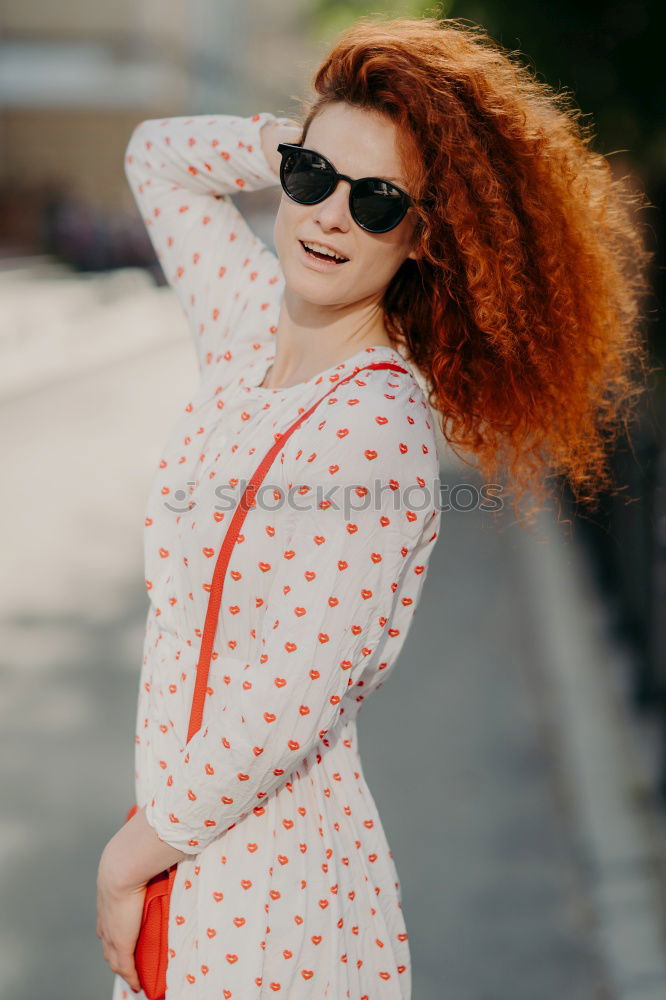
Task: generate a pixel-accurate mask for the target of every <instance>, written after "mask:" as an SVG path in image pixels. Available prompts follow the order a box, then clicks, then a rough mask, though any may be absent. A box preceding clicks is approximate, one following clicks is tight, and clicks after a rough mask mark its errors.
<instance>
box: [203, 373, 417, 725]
mask: <svg viewBox="0 0 666 1000" xmlns="http://www.w3.org/2000/svg"><path fill="white" fill-rule="evenodd" d="M366 368H390V369H391V370H392V371H396V372H406V371H407V369H406V368H402V367H401V366H400V365H396V364H394V363H393V362H391V361H375V362H374V363H373V364H368V365H363V366H362V367H360V368H356V369H354V371H353V372H350V374H349V375H345V377H344V378H342V379H340V380H339V381H338V382H336V383H335V384H334V385H332V386H331V388H330V389H329V390H328V392H327V393H325V394H324V395H323V396H322V397H321V399H318V400H317V402H316V403H313V404H312V406H311V407H310V409H309V410H305V412H304V413H302V414H301V415H300V417H298V419H297V420H295V421H294V423H293V424H292V425H291V427H289V429H288V430H286V431H285V432H284V433H283V434H279V435H278V436H277V437H276V440H275V442H274V443H273V445H272V446H271V448H270V449H269V450H268V452H267V454H266V455H265V457H264V459H263V460H262V462H261V463H260V464H259V465H258V467H257V469H256V471H255V473H254V475H253V476H252V479H251V480H250V482H249V483H248V484H247V486H246V488H245V491H244V492H243V495H242V497H241V499H240V502H239V504H238V507H237V508H236V510H235V511H234V516H233V517H232V519H231V522H230V524H229V528H228V529H227V533H226V535H225V536H224V541H223V542H222V545H221V547H220V551H219V553H218V557H217V560H216V563H215V569H214V571H213V580H212V583H211V586H210V597H209V598H208V610H207V611H206V621H205V624H204V630H203V638H202V640H201V650H200V652H199V661H198V663H197V676H196V681H195V685H194V694H193V696H192V710H191V712H190V725H189V729H188V732H187V742H188V743H189V742H190V740H191V739H192V737H193V736H194V734H195V733H197V732H198V731H199V729H200V728H201V721H202V719H203V709H204V701H205V698H206V685H207V683H208V671H209V668H210V660H211V656H212V654H213V642H214V639H215V632H216V630H217V620H218V616H219V613H220V601H221V599H222V585H223V583H224V577H225V574H226V572H227V566H228V565H229V559H230V557H231V550H232V549H233V547H234V544H235V542H236V539H237V538H238V534H239V532H240V529H241V527H242V525H243V521H244V520H245V517H246V515H247V512H248V510H249V509H250V507H251V506H253V505H254V495H255V493H256V492H257V490H258V489H259V486H260V485H261V482H262V480H263V479H264V477H265V475H266V473H267V472H268V470H269V468H270V467H271V465H272V463H273V461H274V459H275V456H276V455H277V453H278V452H279V450H280V449H281V448H282V446H283V445H284V443H285V442H286V441H287V439H288V438H289V437H290V436H291V435H292V434H293V433H294V431H295V430H296V429H297V428H298V427H300V425H301V424H302V423H303V421H304V420H307V418H308V417H309V416H310V415H311V413H312V412H313V411H314V410H316V408H317V407H318V406H319V404H320V403H323V401H324V400H325V399H326V397H327V396H330V394H331V393H332V392H335V390H336V389H339V388H340V386H341V385H342V384H343V383H344V382H347V381H348V380H349V379H350V378H354V376H356V375H358V373H359V372H360V371H364V370H365V369H366Z"/></svg>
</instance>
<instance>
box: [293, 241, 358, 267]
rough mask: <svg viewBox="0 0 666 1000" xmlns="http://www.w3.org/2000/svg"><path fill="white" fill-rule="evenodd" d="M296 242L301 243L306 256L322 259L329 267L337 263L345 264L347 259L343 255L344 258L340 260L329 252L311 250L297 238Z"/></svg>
mask: <svg viewBox="0 0 666 1000" xmlns="http://www.w3.org/2000/svg"><path fill="white" fill-rule="evenodd" d="M298 242H299V243H300V244H301V246H302V247H303V250H304V251H305V253H306V254H307V255H308V257H312V259H313V260H321V261H324V262H325V263H326V264H330V265H331V267H335V266H336V265H338V264H346V263H347V261H348V260H349V258H348V257H345V258H344V259H342V260H341V259H340V258H338V257H333V256H332V255H331V254H327V253H320V252H319V251H318V250H312V249H310V247H306V245H305V243H304V242H303V240H299V241H298Z"/></svg>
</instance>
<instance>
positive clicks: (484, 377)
mask: <svg viewBox="0 0 666 1000" xmlns="http://www.w3.org/2000/svg"><path fill="white" fill-rule="evenodd" d="M314 86H315V91H316V95H317V96H316V100H315V101H314V103H313V104H312V106H311V107H310V108H309V110H308V112H307V114H306V115H305V117H304V121H303V123H302V124H301V125H298V124H297V123H295V122H293V121H291V120H289V119H284V118H275V117H274V116H273V115H272V114H270V113H269V112H261V113H259V114H256V115H253V116H251V117H247V118H242V117H237V116H231V115H199V116H194V117H191V118H171V119H166V120H163V121H162V120H149V121H145V122H142V123H141V124H140V125H138V126H137V128H136V129H135V131H134V133H133V135H132V137H131V139H130V142H129V145H128V149H127V158H126V164H127V166H126V170H127V177H128V180H129V183H130V185H131V187H132V190H133V192H134V196H135V198H136V200H137V203H138V205H139V208H140V210H141V212H142V215H143V218H144V220H145V223H146V226H147V228H148V232H149V234H150V237H151V240H152V242H153V245H154V247H155V250H156V252H157V254H158V256H159V259H160V261H161V264H162V267H163V269H164V272H165V275H166V277H167V279H168V280H169V282H170V283H171V285H172V286H173V288H174V290H175V292H176V294H177V296H178V298H179V301H180V304H181V306H182V308H183V309H184V311H185V313H186V315H187V318H188V321H189V325H190V328H191V331H192V335H193V339H194V343H195V348H196V351H197V356H198V361H199V368H200V374H201V378H200V380H199V384H198V388H197V390H196V393H195V395H194V396H193V397H192V399H190V400H188V401H187V404H186V405H185V406H184V411H183V415H182V417H181V419H180V420H179V421H178V422H177V424H176V426H175V427H174V429H173V431H172V433H171V436H170V438H169V440H168V442H167V445H166V447H165V449H164V454H163V456H162V459H161V461H160V463H159V469H158V471H157V474H156V477H155V480H154V484H153V488H152V490H151V494H150V497H149V499H148V506H147V511H146V522H145V523H146V533H145V539H146V552H145V555H146V577H147V579H146V586H147V588H148V592H149V597H150V609H149V612H148V617H147V623H146V634H145V648H144V657H143V666H142V675H141V684H140V689H139V705H138V714H137V735H136V800H137V803H138V805H139V807H140V808H139V810H138V812H137V813H136V815H135V816H134V817H133V818H132V819H131V820H130V821H129V822H128V823H126V824H125V825H124V826H123V827H122V828H121V829H120V830H119V831H118V833H117V834H116V835H115V836H114V837H113V838H112V839H111V841H110V842H109V844H108V845H107V847H106V848H105V851H104V853H103V855H102V859H101V861H100V868H99V874H98V922H97V933H98V936H100V937H101V939H102V942H103V949H104V955H105V958H106V959H107V960H108V962H109V964H110V966H111V968H112V969H114V970H115V971H116V972H117V973H118V975H117V977H116V980H115V989H114V994H113V996H114V1000H121V998H124V997H127V996H129V995H130V988H131V989H134V990H136V989H137V988H138V980H137V976H136V971H135V968H134V963H133V957H132V953H133V948H134V943H135V940H136V935H137V932H138V928H139V924H140V918H141V910H142V903H143V893H144V886H145V884H146V882H147V881H148V880H149V879H150V878H151V877H152V876H153V875H155V874H157V873H158V872H160V871H162V870H163V869H164V868H167V867H169V866H170V865H172V864H174V863H175V862H178V868H177V875H176V881H175V884H174V888H173V893H172V897H171V909H170V923H169V945H170V953H169V954H170V959H169V968H168V973H167V997H169V996H171V997H172V998H178V1000H181V998H186V997H193V998H194V997H196V998H197V1000H208V998H211V1000H212V998H213V997H214V998H216V1000H217V998H219V997H226V998H228V1000H253V998H259V997H267V996H273V995H278V996H283V997H289V1000H306V998H307V1000H314V998H317V1000H319V998H321V997H331V998H335V1000H338V998H343V997H348V998H353V1000H362V998H367V1000H373V998H377V1000H392V998H395V1000H398V998H400V1000H404V998H407V997H409V996H410V995H411V969H410V955H409V947H408V938H407V931H406V927H405V923H404V920H403V915H402V910H401V896H400V885H399V880H398V876H397V872H396V870H395V867H394V864H393V860H392V855H391V851H390V849H389V846H388V844H387V841H386V838H385V836H384V831H383V828H382V824H381V819H380V817H379V815H378V813H377V810H376V807H375V804H374V801H373V799H372V795H371V793H370V791H369V788H368V786H367V784H366V782H365V778H364V776H363V771H362V765H361V762H360V759H359V755H358V745H357V733H356V715H357V713H358V710H359V708H360V707H361V705H362V703H363V701H364V700H365V699H366V698H367V697H368V695H369V694H371V693H372V692H373V691H374V690H375V689H376V688H378V687H379V686H380V685H381V683H382V682H383V681H384V680H385V679H386V678H387V677H388V675H389V674H390V672H391V670H392V668H393V666H394V665H395V662H396V659H397V656H398V654H399V652H400V649H401V647H402V645H403V643H404V640H405V637H406V635H407V632H408V629H409V627H410V623H411V620H412V617H413V614H414V612H415V610H416V607H417V604H418V600H419V597H420V594H421V591H422V587H423V584H424V580H425V577H426V574H427V567H428V561H429V558H430V555H431V553H432V550H433V547H434V545H435V541H436V539H437V536H438V532H439V526H440V508H439V505H438V503H437V499H436V482H437V471H438V465H437V455H436V441H435V436H434V428H433V421H432V419H431V414H430V411H429V409H428V406H427V402H430V403H431V404H433V405H434V407H435V408H436V409H437V411H438V412H439V414H440V417H441V425H442V430H443V431H444V433H445V435H446V437H447V439H448V441H449V443H451V444H457V445H460V446H462V447H463V448H464V449H466V450H468V451H470V452H473V453H474V454H475V455H476V456H477V458H478V460H479V464H480V467H481V469H482V470H483V471H484V472H485V473H486V474H490V475H493V474H497V471H498V469H499V468H500V466H501V465H502V464H503V463H505V462H506V463H507V464H508V467H509V468H510V470H511V476H512V482H513V485H514V489H515V492H516V497H517V498H519V497H521V496H522V495H523V494H524V493H525V491H526V490H527V489H528V488H531V489H533V490H535V491H536V492H537V494H540V493H541V495H543V494H542V490H543V483H542V482H541V480H540V477H539V472H540V471H543V470H544V469H546V468H548V469H550V470H554V471H555V472H559V473H561V474H564V475H565V476H567V477H568V479H569V481H570V483H571V484H572V486H573V488H574V490H575V491H576V492H577V493H578V495H580V496H582V497H583V498H588V499H589V498H590V497H591V496H592V492H593V487H594V486H595V485H596V486H599V485H601V484H603V483H604V482H605V470H604V451H603V447H602V445H603V441H604V439H605V437H607V434H608V431H609V429H612V428H613V426H614V421H615V422H616V421H617V418H618V416H622V417H626V414H627V413H628V409H629V404H630V403H631V402H632V401H633V400H634V399H635V398H636V395H637V382H636V374H635V373H634V372H633V371H632V370H630V366H634V365H637V366H638V367H639V368H640V366H641V365H642V364H643V362H644V354H643V353H642V352H643V347H642V344H641V342H640V339H639V337H638V334H637V332H636V326H637V319H638V316H639V308H638V299H639V295H640V293H641V292H642V291H643V290H644V287H645V277H644V266H645V263H646V261H647V254H646V252H645V250H644V249H643V247H642V242H641V239H640V236H639V234H638V231H637V229H636V227H635V225H634V224H633V223H632V222H631V219H630V208H631V207H632V199H634V198H635V196H633V195H631V194H630V193H629V190H628V189H627V188H625V186H624V185H623V183H621V182H620V181H616V180H614V179H613V178H612V176H611V173H610V170H609V167H608V165H607V163H606V162H605V161H604V159H603V158H602V157H601V156H599V155H597V154H594V153H593V152H591V151H590V149H589V148H588V146H587V143H586V139H585V137H584V136H583V134H582V131H581V129H580V125H579V124H578V123H577V121H576V115H575V113H574V111H573V110H572V109H571V108H567V107H566V105H565V103H564V99H563V98H562V95H554V94H553V93H551V92H550V91H548V89H547V88H546V86H545V85H544V84H542V83H539V82H538V81H536V80H535V79H534V78H533V77H532V75H531V74H530V73H529V71H528V70H526V69H524V68H522V67H520V66H519V65H518V64H517V63H515V62H514V61H513V60H512V59H511V58H510V56H509V55H508V54H507V53H505V52H504V51H502V50H501V49H500V48H499V47H498V46H496V44H495V43H493V42H492V41H491V40H490V39H489V38H488V37H487V36H486V35H485V34H484V33H483V32H482V31H481V30H480V29H471V28H467V27H465V26H463V25H461V24H460V23H459V22H454V21H447V20H441V21H440V20H436V19H428V18H424V19H421V20H409V19H404V18H399V19H395V20H390V21H381V20H377V19H375V18H366V19H363V20H361V21H359V22H357V23H356V24H355V25H354V27H353V28H351V29H350V30H349V31H347V32H346V33H345V35H344V36H343V37H342V39H341V40H340V41H339V43H338V44H337V45H336V46H335V47H334V49H333V50H332V52H331V53H330V54H329V56H328V57H327V58H326V59H325V60H324V62H323V64H322V65H321V67H320V68H319V70H318V72H317V74H316V75H315V78H314ZM278 145H280V146H281V148H280V149H279V150H278V148H277V147H278ZM298 146H300V147H301V148H302V151H299V150H298V149H297V148H294V147H298ZM281 167H282V170H283V173H282V178H281V179H282V184H283V188H284V192H283V196H282V200H281V202H280V206H279V210H278V213H277V217H276V220H275V228H274V238H275V246H276V250H277V257H276V256H275V255H274V254H273V253H272V252H271V251H270V250H269V249H268V248H267V247H266V246H265V245H264V244H263V243H262V242H261V241H260V240H259V239H258V238H257V237H256V236H255V235H254V234H253V233H252V232H251V230H250V229H249V228H248V226H247V224H246V223H245V221H244V219H243V218H242V216H241V215H240V214H239V212H238V210H237V209H236V207H235V206H234V204H233V203H232V201H231V200H230V199H229V197H228V196H229V195H230V194H231V193H233V192H235V191H238V190H241V189H245V190H256V189H259V188H262V187H264V186H267V185H270V184H276V183H278V181H279V171H280V168H281ZM338 171H339V172H340V175H342V176H338V174H337V172H338ZM367 178H371V179H373V180H370V181H367V180H364V181H363V183H360V184H359V183H354V184H353V186H352V182H357V181H359V179H361V180H362V179H367ZM330 254H335V255H336V256H337V258H340V259H339V260H338V261H337V262H332V261H331V259H330ZM405 360H407V361H409V362H411V363H412V364H413V365H414V367H415V368H417V369H419V370H420V372H421V373H422V374H423V376H424V377H425V379H426V381H427V383H428V387H429V389H428V391H429V400H426V397H425V395H424V393H423V391H422V390H421V388H420V385H419V383H418V382H417V380H416V379H415V376H414V373H413V371H412V370H409V366H408V365H407V364H405ZM377 361H381V362H392V363H395V364H398V365H400V366H401V367H402V368H403V369H406V370H404V371H396V370H394V369H390V368H375V369H365V370H363V371H362V372H359V374H358V375H357V376H356V377H355V378H351V379H347V380H346V381H345V378H346V376H348V375H350V374H352V373H354V372H356V371H357V370H358V369H360V368H361V367H362V366H364V365H367V364H369V363H373V362H377ZM338 383H340V388H339V391H337V390H336V389H335V386H336V385H337V384H338ZM331 388H332V390H333V391H332V393H331V394H330V395H329V396H328V397H327V399H326V401H325V402H324V403H323V404H322V405H321V406H320V407H319V408H318V409H317V410H316V411H315V412H314V414H313V416H311V417H310V418H309V419H308V420H305V421H304V422H303V424H302V425H301V426H300V428H299V429H298V430H297V431H296V432H295V433H294V434H293V435H292V436H291V437H290V439H289V440H288V442H287V444H286V445H285V446H284V448H283V449H282V450H281V452H280V454H279V456H278V459H277V460H276V461H275V463H274V465H273V466H272V467H271V470H270V474H269V477H268V479H269V481H270V482H271V491H270V495H271V497H276V498H282V497H284V496H285V495H288V494H289V491H290V489H291V490H292V494H291V496H292V499H293V500H295V501H296V500H297V501H298V502H294V503H290V504H284V503H282V504H277V505H275V504H272V503H266V504H262V505H257V506H256V507H254V508H253V509H252V510H250V511H249V512H248V516H247V518H246V520H245V522H244V524H243V531H242V537H239V540H238V542H237V543H236V546H235V548H234V550H233V552H232V556H231V560H230V562H229V567H228V572H227V575H226V578H225V583H224V593H223V597H222V606H221V610H220V619H219V625H218V628H217V632H216V639H215V642H216V646H215V651H216V655H215V656H214V658H213V661H212V663H211V668H210V671H211V672H210V675H209V688H208V694H207V699H206V703H205V714H204V719H203V725H202V727H201V729H200V730H199V732H198V733H197V734H196V735H195V736H194V737H193V738H192V739H191V740H190V741H189V742H186V733H187V727H188V719H189V712H190V704H191V699H192V690H193V684H194V675H195V668H196V663H197V656H198V653H199V646H200V643H201V635H202V627H203V622H204V618H205V614H206V608H207V601H208V596H209V589H210V579H211V575H212V563H213V561H214V559H213V557H214V556H215V555H216V554H217V552H218V549H219V546H220V543H221V539H222V537H223V532H224V530H225V529H226V527H227V526H228V524H229V519H230V518H231V516H232V512H233V510H234V507H235V503H237V501H238V495H237V493H236V494H234V496H233V497H232V498H231V500H230V497H229V495H228V494H230V493H231V491H232V490H233V489H234V488H235V487H236V486H237V485H238V483H239V482H241V483H243V482H244V481H247V480H248V479H249V478H250V476H251V475H252V473H253V472H254V470H255V468H256V466H257V465H258V463H259V462H260V461H261V459H262V458H263V456H264V454H265V453H266V451H267V450H268V448H269V447H270V446H271V445H272V444H273V441H274V439H275V435H276V434H279V433H281V432H283V431H285V430H286V429H287V428H288V427H289V426H290V425H291V423H292V422H293V421H294V420H295V419H296V418H297V417H298V416H299V414H301V413H303V412H304V411H305V410H307V409H309V407H310V406H311V405H312V404H314V403H315V402H317V400H319V399H320V398H321V397H322V396H323V395H324V394H325V393H326V392H328V391H329V390H331ZM378 486H379V487H381V488H380V489H377V487H378ZM188 487H189V489H188ZM332 488H335V489H336V490H337V492H336V493H335V496H334V500H333V502H330V500H329V499H328V498H329V497H330V492H327V491H330V490H331V489H332ZM322 490H323V495H324V496H325V497H326V498H327V499H324V500H322V499H321V497H322V492H321V491H322ZM368 497H370V498H371V502H370V503H366V502H365V501H366V500H367V499H368ZM216 499H223V500H224V502H223V503H222V504H220V503H217V504H216V502H215V501H216ZM352 501H353V502H352Z"/></svg>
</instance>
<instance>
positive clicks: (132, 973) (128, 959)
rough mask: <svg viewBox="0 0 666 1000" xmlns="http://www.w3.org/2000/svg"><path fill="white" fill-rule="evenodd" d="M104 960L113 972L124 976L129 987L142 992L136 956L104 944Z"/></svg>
mask: <svg viewBox="0 0 666 1000" xmlns="http://www.w3.org/2000/svg"><path fill="white" fill-rule="evenodd" d="M102 950H103V952H104V958H105V960H106V961H107V962H108V965H109V968H110V969H111V971H112V972H117V973H118V975H119V976H122V977H123V979H124V980H125V982H126V983H127V985H128V986H130V987H131V988H132V989H133V990H134V989H136V990H140V989H141V983H140V982H139V976H138V974H137V971H136V965H135V964H134V955H132V954H129V953H128V952H120V951H119V950H118V949H117V948H112V947H110V946H109V945H107V943H106V942H104V947H103V949H102Z"/></svg>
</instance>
